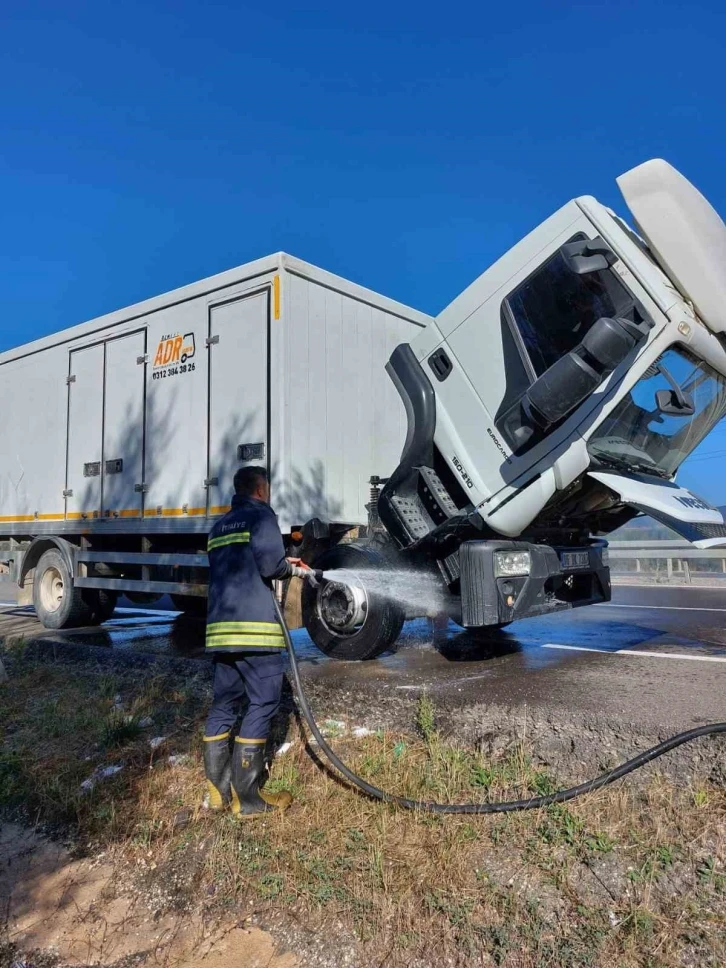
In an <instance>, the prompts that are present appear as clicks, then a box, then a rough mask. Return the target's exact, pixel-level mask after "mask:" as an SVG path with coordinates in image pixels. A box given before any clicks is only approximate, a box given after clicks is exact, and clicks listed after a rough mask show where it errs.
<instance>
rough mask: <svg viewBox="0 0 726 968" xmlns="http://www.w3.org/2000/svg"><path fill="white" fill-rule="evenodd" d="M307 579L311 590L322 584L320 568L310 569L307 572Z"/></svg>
mask: <svg viewBox="0 0 726 968" xmlns="http://www.w3.org/2000/svg"><path fill="white" fill-rule="evenodd" d="M307 579H308V581H309V582H310V584H311V585H312V586H313V588H317V587H318V585H322V583H323V572H322V569H320V568H311V569H310V571H309V572H308V575H307Z"/></svg>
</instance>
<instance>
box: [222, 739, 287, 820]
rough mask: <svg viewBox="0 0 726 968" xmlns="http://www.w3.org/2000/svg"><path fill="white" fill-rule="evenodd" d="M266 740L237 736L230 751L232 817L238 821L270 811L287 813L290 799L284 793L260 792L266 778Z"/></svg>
mask: <svg viewBox="0 0 726 968" xmlns="http://www.w3.org/2000/svg"><path fill="white" fill-rule="evenodd" d="M264 753H265V740H264V739H243V738H242V737H240V736H238V737H237V738H236V740H235V744H234V750H233V751H232V791H231V796H232V813H233V814H235V816H237V817H239V818H240V819H244V818H245V817H257V816H260V815H261V814H263V813H269V811H270V810H287V808H288V807H289V806H290V804H291V803H292V797H291V796H290V794H289V793H287V791H284V790H283V791H282V792H281V793H266V792H265V791H264V790H260V782H261V781H262V780H263V779H264V775H265V759H264Z"/></svg>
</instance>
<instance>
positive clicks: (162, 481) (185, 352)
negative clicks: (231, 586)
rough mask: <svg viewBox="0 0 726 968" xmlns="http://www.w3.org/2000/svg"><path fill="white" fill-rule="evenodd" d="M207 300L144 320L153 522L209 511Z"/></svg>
mask: <svg viewBox="0 0 726 968" xmlns="http://www.w3.org/2000/svg"><path fill="white" fill-rule="evenodd" d="M207 302H208V300H207V299H205V297H204V296H200V297H198V298H196V299H192V300H189V301H188V302H184V303H181V304H179V305H176V306H170V307H168V308H166V309H162V310H159V311H158V312H155V313H154V314H153V315H152V316H150V317H149V318H148V319H146V320H144V322H145V323H146V324H147V325H148V334H147V346H148V358H149V361H148V363H147V365H146V448H145V450H146V454H145V477H146V480H145V484H146V486H147V491H146V494H145V495H144V497H145V501H144V517H145V518H147V519H151V520H154V519H156V518H164V519H168V518H180V519H182V520H183V519H187V518H188V517H189V516H193V517H198V516H200V515H204V514H205V513H206V509H207V488H205V486H204V482H205V480H206V479H207V355H208V354H207V349H206V338H207V335H208V325H209V323H208V309H207ZM182 356H184V357H185V360H184V362H183V363H182V359H181V358H182ZM133 433H134V434H135V435H136V436H137V437H139V436H140V434H141V428H139V427H138V426H135V425H134V426H133ZM214 500H215V501H216V500H217V498H216V496H215V497H214Z"/></svg>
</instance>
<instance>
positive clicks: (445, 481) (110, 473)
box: [0, 160, 726, 658]
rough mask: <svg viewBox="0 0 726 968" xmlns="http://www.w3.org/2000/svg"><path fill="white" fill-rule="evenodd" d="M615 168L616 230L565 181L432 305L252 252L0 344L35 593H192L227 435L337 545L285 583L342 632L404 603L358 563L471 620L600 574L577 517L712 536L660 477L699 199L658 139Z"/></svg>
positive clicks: (588, 590) (691, 321)
mask: <svg viewBox="0 0 726 968" xmlns="http://www.w3.org/2000/svg"><path fill="white" fill-rule="evenodd" d="M618 182H619V185H620V187H621V190H622V192H623V195H624V197H625V200H626V203H627V205H628V207H629V209H630V213H631V215H632V217H633V220H634V221H635V224H636V227H637V230H638V231H637V232H636V231H635V230H634V229H633V228H631V227H630V226H629V225H628V224H627V223H626V222H625V221H623V220H622V219H621V218H620V217H618V216H617V215H616V214H615V213H614V212H613V211H611V210H610V209H608V208H606V207H605V206H603V205H601V204H600V203H599V202H597V201H596V200H595V199H594V198H592V197H590V196H585V197H580V198H577V199H574V200H573V201H570V202H568V203H567V204H566V205H565V206H564V207H563V208H561V209H560V210H559V211H558V212H556V213H555V214H554V215H552V216H551V217H550V218H549V219H547V220H546V221H545V222H544V223H542V225H540V226H539V227H538V228H536V229H535V230H534V231H533V232H531V233H530V234H529V235H528V236H527V237H526V238H524V239H523V240H522V241H521V242H519V243H518V244H517V245H516V246H514V248H513V249H511V250H510V251H509V252H508V253H506V254H505V255H504V256H503V257H502V258H501V259H499V260H498V261H497V262H496V263H495V264H494V265H493V266H492V267H491V268H489V269H488V270H487V271H486V272H485V273H484V274H483V275H482V276H480V277H479V278H478V279H477V280H476V281H475V282H474V283H473V284H472V285H471V286H470V287H469V288H468V289H466V290H465V291H464V292H463V293H462V294H461V295H460V296H459V297H458V298H457V299H455V300H454V302H453V303H451V305H450V306H448V307H447V308H446V309H445V310H444V311H443V312H442V313H441V314H440V315H439V316H437V317H436V318H435V319H430V318H428V317H426V316H425V315H423V314H421V313H417V312H416V311H414V310H411V309H408V308H406V307H404V306H401V305H399V304H397V303H393V302H391V301H389V300H387V299H384V298H383V297H380V296H377V295H375V294H374V293H371V292H368V291H367V290H363V289H360V288H358V287H356V286H352V285H351V284H350V283H346V282H344V281H343V280H340V279H337V278H336V277H334V276H330V275H328V274H327V273H324V272H322V271H321V270H317V269H313V267H311V266H307V265H305V264H304V263H301V262H298V261H296V260H294V259H291V258H290V257H288V256H283V255H279V256H275V257H272V258H270V259H267V260H261V261H260V262H257V263H253V264H251V265H250V266H245V267H243V268H242V269H240V270H234V271H232V272H230V273H225V274H223V275H222V276H218V277H214V278H213V279H211V280H206V281H205V282H202V283H198V284H196V285H194V286H190V287H187V288H186V289H183V290H180V291H178V292H175V293H172V294H170V295H168V296H163V297H159V298H158V299H155V300H150V301H149V302H147V303H143V304H141V305H139V306H135V307H132V308H131V309H130V310H125V311H123V312H120V313H115V314H112V315H111V316H107V317H104V318H102V319H100V320H95V321H93V322H92V323H87V324H85V325H84V326H80V327H76V328H74V329H71V330H68V331H66V332H64V333H60V334H58V335H57V336H54V337H50V338H48V339H46V340H41V341H38V342H37V343H33V344H30V345H29V346H26V347H22V348H20V349H18V350H14V351H11V352H10V353H6V354H4V355H3V356H0V387H1V388H2V395H3V400H4V401H5V403H6V413H7V414H8V415H9V417H7V416H6V417H5V418H4V420H3V421H2V422H1V423H0V460H1V461H2V465H1V466H0V537H1V538H4V539H5V540H6V542H8V543H12V548H11V550H10V552H9V553H8V556H7V563H8V564H9V566H10V568H11V572H12V575H13V576H14V578H15V579H16V580H17V581H18V582H19V583H20V584H21V585H22V584H24V583H25V582H26V581H27V580H28V579H29V577H30V576H31V574H32V575H33V578H34V583H33V600H34V603H35V607H36V610H37V611H38V614H39V616H40V618H41V620H42V621H43V622H44V623H45V624H47V625H51V626H54V627H59V626H61V625H69V624H78V623H79V622H88V621H100V620H103V618H104V617H105V616H107V615H108V614H109V612H110V610H112V608H113V606H114V604H115V596H116V595H117V594H118V593H119V592H122V591H123V592H126V593H127V594H132V595H137V596H138V595H144V594H158V593H162V592H166V591H169V592H171V593H172V594H174V595H175V596H177V601H178V602H179V604H180V605H181V606H182V607H190V606H191V604H192V603H193V602H194V601H195V600H196V601H200V600H203V595H204V593H205V581H206V558H205V555H204V537H205V534H206V532H207V531H208V529H209V527H210V523H211V519H213V517H214V516H215V515H218V514H220V513H222V512H223V511H224V510H225V508H226V505H227V501H228V499H229V492H230V488H231V479H232V475H233V472H234V470H235V469H236V468H237V467H238V466H240V465H242V464H244V463H245V462H248V463H256V464H259V463H266V464H267V465H268V466H269V468H270V470H271V473H272V478H273V503H274V504H275V506H276V508H277V510H278V513H279V515H280V523H281V526H282V530H283V532H284V534H285V535H286V539H287V542H288V546H289V548H290V551H291V552H295V553H300V554H301V555H302V556H303V557H304V558H305V559H306V560H308V561H310V562H311V563H314V564H315V565H316V567H318V568H323V569H325V570H327V571H331V570H333V569H338V568H341V567H342V568H345V569H347V570H346V572H345V574H346V575H347V576H348V577H346V579H345V580H344V581H341V580H336V581H325V582H323V583H322V585H321V586H320V587H319V588H317V589H315V588H312V587H311V586H308V585H305V587H304V588H303V590H302V620H303V622H304V624H305V626H306V628H307V629H308V631H309V632H310V634H311V636H312V638H313V640H314V641H315V642H316V644H317V645H318V646H320V648H322V649H323V650H324V651H326V652H328V653H330V654H333V655H337V656H341V657H345V658H367V657H370V656H373V655H376V654H379V653H380V652H381V651H383V650H385V649H386V648H388V647H389V646H390V645H391V644H392V643H393V642H395V639H396V638H397V636H398V634H399V632H400V629H401V625H402V623H403V620H404V618H405V612H404V609H403V607H402V606H401V604H400V603H399V602H397V601H396V600H395V599H394V598H393V597H392V596H390V595H387V594H385V592H383V593H382V592H381V588H380V584H381V583H380V581H376V582H375V583H374V582H372V580H371V578H370V576H371V569H384V568H396V569H398V568H400V567H402V566H405V567H406V568H413V569H417V570H420V571H421V572H422V573H426V574H427V580H429V581H430V580H431V576H435V580H436V582H437V583H438V587H439V588H440V589H441V592H442V595H441V597H440V598H439V600H438V602H437V608H444V609H445V610H446V611H447V612H448V613H449V615H450V616H451V617H452V618H453V619H454V620H456V621H458V622H460V623H461V624H462V625H464V626H466V627H467V628H470V629H487V630H491V629H493V628H501V627H503V626H505V625H508V624H509V623H510V622H512V621H515V620H516V619H519V618H524V617H529V616H535V615H543V614H550V613H552V612H556V611H558V610H561V609H568V608H573V607H577V606H582V605H586V604H591V603H595V602H602V601H606V600H607V599H608V598H609V597H610V582H609V570H608V567H607V544H606V541H605V540H604V538H603V536H605V535H607V534H608V533H609V532H610V531H612V530H613V529H615V528H616V527H618V526H620V525H621V524H623V523H624V522H626V521H627V520H629V519H630V518H631V517H633V516H634V515H637V514H640V513H648V514H650V515H652V516H653V517H655V518H657V519H658V520H660V521H663V522H665V523H666V524H668V525H669V526H670V527H671V528H673V529H674V530H676V531H678V532H679V533H680V534H681V535H683V536H684V537H686V538H688V539H689V540H691V541H693V542H694V543H695V544H696V545H697V546H698V547H710V546H713V545H716V544H726V526H725V525H724V521H723V518H722V516H721V514H720V512H719V511H717V510H716V509H715V508H712V507H710V506H709V504H708V503H707V502H706V501H704V500H702V499H701V498H700V497H698V496H697V495H694V494H692V493H691V492H689V491H687V490H686V489H684V488H681V487H678V485H677V484H676V483H675V475H676V472H677V470H678V468H679V466H680V465H681V463H682V462H683V461H684V460H685V458H686V457H687V456H688V455H689V454H690V453H691V451H692V450H693V449H694V448H695V447H696V446H697V445H698V444H699V443H700V442H701V441H702V440H703V438H704V437H705V436H706V435H707V434H708V433H709V431H710V430H711V429H712V428H713V427H714V426H715V425H716V423H717V422H718V421H719V420H720V419H721V417H722V416H723V415H724V413H725V412H726V308H725V307H726V226H724V223H723V221H722V220H721V219H720V217H719V216H718V214H717V213H716V212H715V211H714V209H713V208H712V207H711V206H710V205H709V203H708V202H707V201H706V199H705V198H704V197H703V196H702V195H701V194H700V193H699V192H698V191H697V190H696V189H695V188H694V187H693V185H691V184H690V182H688V181H687V180H686V179H685V178H684V177H683V176H682V175H680V174H679V173H678V172H677V171H675V169H673V168H672V167H671V166H670V165H668V164H667V163H666V162H664V161H661V160H654V161H650V162H646V163H645V164H643V165H640V166H638V167H637V168H635V169H633V170H632V171H630V172H627V173H626V174H624V175H622V176H621V177H620V178H619V179H618ZM386 359H388V363H387V365H386V366H385V368H386V369H387V371H388V375H389V376H390V377H391V380H390V381H388V380H387V378H384V377H383V370H384V364H385V361H386ZM396 390H397V391H398V395H397V394H396V392H395V391H396ZM399 397H400V400H399ZM400 401H403V407H401V404H400ZM404 411H405V416H404ZM404 436H405V440H404ZM402 444H403V450H402V453H400V451H401V445H402ZM370 479H372V480H373V484H372V487H371V489H370V491H368V481H369V480H370ZM366 576H368V580H367V577H366ZM442 603H443V604H442Z"/></svg>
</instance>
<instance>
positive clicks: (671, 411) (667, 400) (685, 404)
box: [655, 390, 696, 417]
mask: <svg viewBox="0 0 726 968" xmlns="http://www.w3.org/2000/svg"><path fill="white" fill-rule="evenodd" d="M655 405H656V407H657V408H658V410H659V412H660V413H664V414H666V416H668V417H692V416H693V415H694V413H695V412H696V404H695V403H694V401H693V397H692V395H691V394H690V393H684V392H683V391H681V399H679V397H678V394H676V392H675V390H656V394H655Z"/></svg>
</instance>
